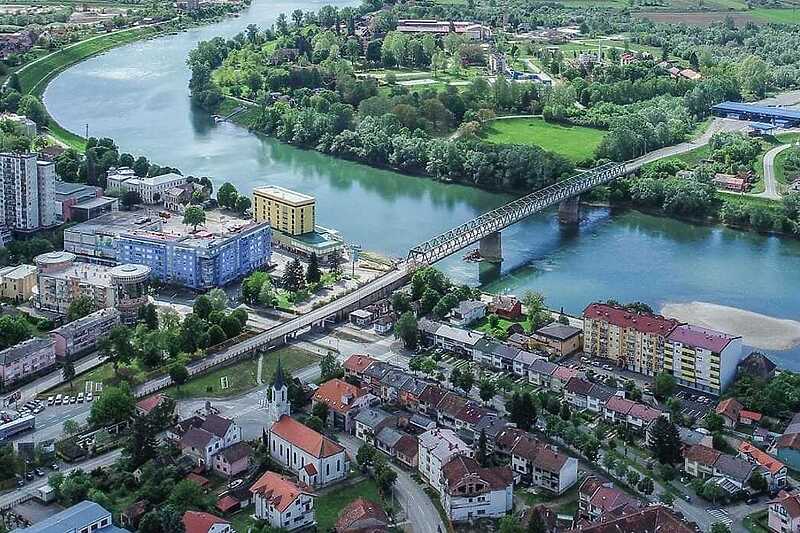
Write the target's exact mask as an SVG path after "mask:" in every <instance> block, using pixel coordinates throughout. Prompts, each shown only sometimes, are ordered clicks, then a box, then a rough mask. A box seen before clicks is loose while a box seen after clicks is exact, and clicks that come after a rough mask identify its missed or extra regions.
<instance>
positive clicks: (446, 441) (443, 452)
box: [417, 428, 475, 494]
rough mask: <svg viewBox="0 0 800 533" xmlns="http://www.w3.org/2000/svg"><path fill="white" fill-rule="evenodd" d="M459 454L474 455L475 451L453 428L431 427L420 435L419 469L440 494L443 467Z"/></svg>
mask: <svg viewBox="0 0 800 533" xmlns="http://www.w3.org/2000/svg"><path fill="white" fill-rule="evenodd" d="M458 454H461V455H466V456H467V457H473V456H474V455H475V452H473V451H472V448H470V447H469V446H468V445H467V443H465V442H464V441H463V440H461V439H459V438H458V436H457V435H456V433H455V431H453V430H451V429H442V428H436V429H431V430H430V431H426V432H425V433H423V434H422V435H420V436H419V457H418V462H417V469H418V470H419V473H420V474H422V477H423V479H425V481H427V482H428V483H429V484H430V485H431V486H433V488H435V489H436V490H437V491H438V492H439V493H440V494H441V492H442V489H441V472H442V467H443V466H444V465H445V463H447V462H448V461H450V459H452V458H453V456H454V455H458Z"/></svg>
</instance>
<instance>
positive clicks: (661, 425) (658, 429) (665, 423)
mask: <svg viewBox="0 0 800 533" xmlns="http://www.w3.org/2000/svg"><path fill="white" fill-rule="evenodd" d="M650 437H651V444H650V449H651V450H652V451H653V455H654V456H655V457H656V459H658V461H659V462H660V463H662V464H668V465H671V464H675V463H677V462H678V461H680V460H681V448H682V445H681V439H680V434H679V433H678V428H677V426H675V424H673V423H672V422H670V421H669V420H667V419H666V418H665V417H663V416H660V417H658V418H657V419H656V421H655V422H653V427H652V429H651V430H650Z"/></svg>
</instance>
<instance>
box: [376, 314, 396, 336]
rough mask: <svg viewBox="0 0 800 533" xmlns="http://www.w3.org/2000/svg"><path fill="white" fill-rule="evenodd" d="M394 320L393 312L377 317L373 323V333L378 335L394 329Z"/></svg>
mask: <svg viewBox="0 0 800 533" xmlns="http://www.w3.org/2000/svg"><path fill="white" fill-rule="evenodd" d="M395 321H396V318H395V315H394V314H389V315H384V316H382V317H379V318H378V319H377V320H375V322H374V323H373V327H374V328H375V333H377V334H378V335H386V334H388V333H391V332H392V330H393V329H394V323H395Z"/></svg>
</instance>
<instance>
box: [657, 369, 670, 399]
mask: <svg viewBox="0 0 800 533" xmlns="http://www.w3.org/2000/svg"><path fill="white" fill-rule="evenodd" d="M674 391H675V378H674V377H673V376H672V374H668V373H666V372H662V373H660V374H658V375H657V376H656V379H655V389H654V390H653V392H654V393H655V396H656V398H658V399H659V400H662V401H663V400H666V399H667V398H669V397H670V396H672V393H673V392H674Z"/></svg>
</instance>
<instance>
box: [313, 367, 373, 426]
mask: <svg viewBox="0 0 800 533" xmlns="http://www.w3.org/2000/svg"><path fill="white" fill-rule="evenodd" d="M311 402H312V404H313V405H317V404H319V403H323V404H325V405H327V406H328V420H327V421H326V422H327V423H328V424H330V425H331V426H332V427H334V428H338V429H343V430H344V431H346V432H348V433H352V431H353V416H354V414H355V412H356V411H357V410H358V409H360V408H362V407H367V406H369V405H373V404H374V403H377V402H378V398H376V397H375V396H374V395H373V394H370V393H369V392H368V391H367V390H366V389H363V388H361V387H356V386H355V385H351V384H350V383H348V382H346V381H343V380H341V379H331V380H329V381H326V382H325V383H323V384H322V385H320V386H319V388H318V389H317V390H316V391H315V392H314V396H313V397H312V398H311Z"/></svg>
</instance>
